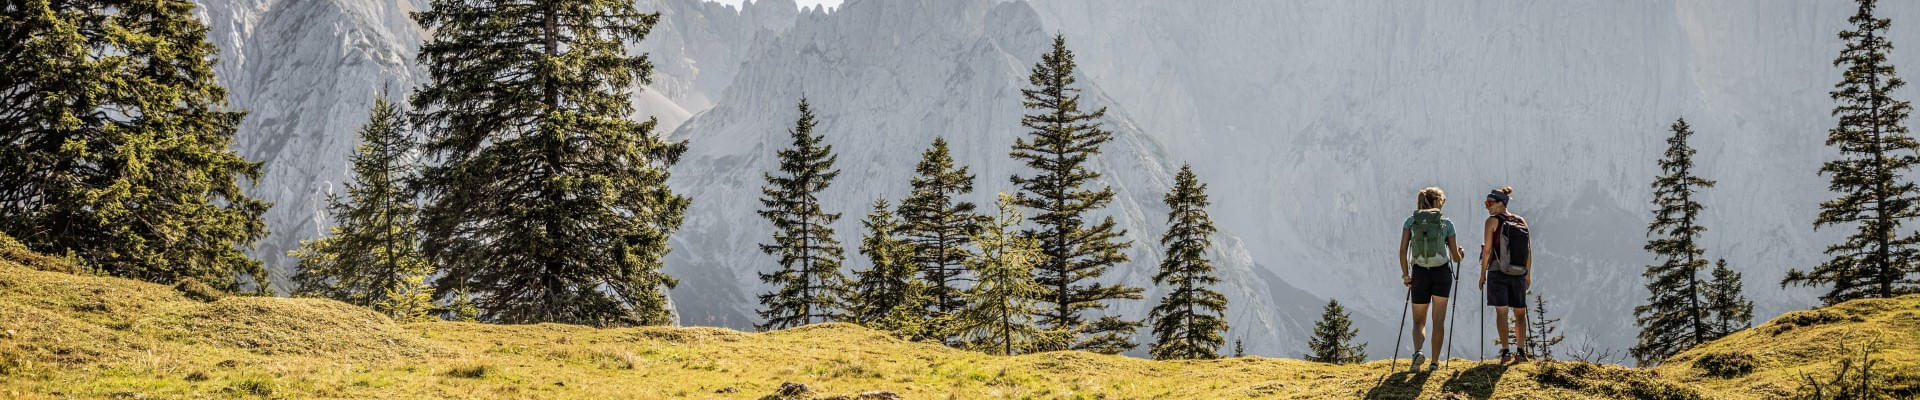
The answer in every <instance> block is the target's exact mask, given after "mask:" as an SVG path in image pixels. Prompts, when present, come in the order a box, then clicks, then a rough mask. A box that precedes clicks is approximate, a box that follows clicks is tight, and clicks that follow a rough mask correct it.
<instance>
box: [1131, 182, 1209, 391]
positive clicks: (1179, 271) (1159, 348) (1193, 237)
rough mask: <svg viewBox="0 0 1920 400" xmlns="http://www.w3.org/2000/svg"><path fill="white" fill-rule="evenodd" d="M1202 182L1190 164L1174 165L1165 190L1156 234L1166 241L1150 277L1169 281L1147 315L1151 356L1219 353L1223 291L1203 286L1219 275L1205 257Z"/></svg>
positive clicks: (1197, 356)
mask: <svg viewBox="0 0 1920 400" xmlns="http://www.w3.org/2000/svg"><path fill="white" fill-rule="evenodd" d="M1206 191H1207V184H1204V183H1200V179H1199V178H1197V177H1195V176H1194V175H1193V167H1192V166H1190V165H1182V166H1180V173H1179V174H1178V175H1175V176H1174V184H1173V191H1172V192H1169V193H1167V196H1166V199H1165V201H1166V203H1167V208H1169V209H1171V210H1172V211H1170V212H1169V213H1168V215H1167V223H1168V224H1169V225H1171V226H1170V227H1169V228H1168V229H1167V233H1166V235H1164V236H1161V237H1160V244H1161V245H1162V246H1166V251H1167V253H1166V254H1167V256H1166V259H1164V260H1161V261H1160V273H1159V274H1156V275H1154V276H1153V283H1154V284H1156V285H1162V286H1167V287H1171V288H1172V289H1171V291H1169V292H1167V296H1166V298H1164V299H1161V300H1160V305H1159V306H1156V307H1154V308H1153V312H1152V314H1151V315H1150V316H1149V317H1147V318H1148V319H1150V320H1152V321H1153V334H1154V337H1155V338H1156V339H1157V340H1156V341H1155V342H1154V344H1153V349H1152V351H1151V352H1152V353H1153V358H1154V359H1159V360H1179V359H1184V360H1191V359H1213V358H1220V345H1221V344H1222V343H1221V342H1222V341H1224V339H1223V335H1225V334H1226V332H1227V320H1226V318H1225V314H1226V311H1227V297H1226V296H1224V295H1221V294H1220V292H1216V291H1214V290H1213V289H1211V288H1209V286H1212V285H1214V284H1218V283H1219V282H1220V279H1219V278H1218V277H1215V276H1214V275H1213V264H1212V263H1211V262H1208V261H1207V254H1206V253H1207V249H1208V248H1209V247H1212V246H1213V239H1212V236H1213V233H1214V228H1213V218H1211V217H1209V216H1208V215H1207V206H1208V205H1210V204H1211V203H1210V202H1208V201H1207V193H1206Z"/></svg>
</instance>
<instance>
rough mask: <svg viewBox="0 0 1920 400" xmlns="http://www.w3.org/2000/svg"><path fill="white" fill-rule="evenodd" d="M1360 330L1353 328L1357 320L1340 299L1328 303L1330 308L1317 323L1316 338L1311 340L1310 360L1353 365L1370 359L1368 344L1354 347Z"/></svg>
mask: <svg viewBox="0 0 1920 400" xmlns="http://www.w3.org/2000/svg"><path fill="white" fill-rule="evenodd" d="M1359 334H1360V330H1359V329H1354V328H1353V320H1352V319H1351V317H1350V316H1349V315H1348V314H1347V309H1346V308H1345V307H1341V306H1340V301H1339V300H1327V307H1326V308H1325V309H1324V312H1322V313H1321V315H1320V321H1319V322H1315V323H1313V337H1312V338H1309V339H1307V348H1308V350H1309V351H1310V352H1309V353H1307V361H1313V362H1323V363H1334V364H1350V363H1357V362H1361V361H1365V360H1366V359H1367V344H1366V343H1360V344H1353V337H1354V336H1355V335H1359Z"/></svg>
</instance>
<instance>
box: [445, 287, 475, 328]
mask: <svg viewBox="0 0 1920 400" xmlns="http://www.w3.org/2000/svg"><path fill="white" fill-rule="evenodd" d="M448 297H449V298H450V300H448V304H447V307H446V308H445V309H444V310H442V311H443V312H444V313H445V315H444V316H443V317H442V318H445V319H446V320H448V321H460V322H478V321H480V307H479V306H476V305H474V304H473V296H469V295H468V294H467V290H466V289H464V288H454V289H453V294H451V295H449V296H448Z"/></svg>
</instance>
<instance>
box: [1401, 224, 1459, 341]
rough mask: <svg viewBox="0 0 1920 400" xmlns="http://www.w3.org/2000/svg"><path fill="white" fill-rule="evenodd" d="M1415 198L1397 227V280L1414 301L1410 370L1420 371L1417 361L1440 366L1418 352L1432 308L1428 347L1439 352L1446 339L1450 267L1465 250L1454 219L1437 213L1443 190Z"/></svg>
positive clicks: (1450, 281) (1452, 279)
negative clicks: (1456, 235) (1457, 238)
mask: <svg viewBox="0 0 1920 400" xmlns="http://www.w3.org/2000/svg"><path fill="white" fill-rule="evenodd" d="M1416 197H1417V198H1418V199H1417V201H1416V204H1417V205H1418V209H1417V210H1415V211H1414V213H1413V216H1411V217H1407V222H1406V223H1404V224H1402V226H1401V229H1400V283H1401V284H1403V285H1406V286H1407V292H1408V294H1407V296H1408V301H1409V302H1410V303H1412V304H1413V370H1414V371H1419V370H1420V362H1421V361H1428V364H1427V371H1433V370H1437V369H1440V364H1439V362H1438V361H1433V360H1428V359H1427V357H1426V355H1425V354H1424V353H1421V352H1420V345H1421V344H1422V343H1421V342H1422V341H1424V340H1423V339H1425V337H1426V336H1427V331H1426V328H1427V321H1428V320H1427V315H1428V313H1427V311H1428V310H1430V309H1431V310H1433V313H1432V315H1433V319H1432V321H1433V324H1434V325H1435V327H1434V329H1433V335H1432V337H1433V347H1432V348H1431V350H1433V352H1434V353H1435V354H1436V355H1438V354H1439V353H1440V346H1441V345H1442V343H1444V342H1446V326H1445V324H1446V322H1445V321H1446V318H1447V296H1449V295H1451V293H1450V292H1451V291H1452V289H1453V288H1452V285H1453V281H1454V277H1455V276H1456V275H1454V273H1453V266H1454V265H1457V264H1459V263H1460V259H1461V258H1462V257H1465V256H1466V251H1464V249H1461V248H1460V246H1459V244H1458V242H1457V241H1455V240H1454V234H1453V233H1454V231H1453V221H1451V220H1448V219H1447V217H1446V216H1444V215H1442V214H1441V213H1440V209H1441V207H1443V206H1445V205H1446V203H1447V194H1446V192H1443V191H1441V190H1440V188H1437V187H1429V188H1426V189H1421V190H1420V193H1419V194H1418V195H1417V196H1416ZM1408 264H1412V268H1408ZM1394 347H1396V349H1397V348H1398V347H1399V346H1398V345H1396V346H1394Z"/></svg>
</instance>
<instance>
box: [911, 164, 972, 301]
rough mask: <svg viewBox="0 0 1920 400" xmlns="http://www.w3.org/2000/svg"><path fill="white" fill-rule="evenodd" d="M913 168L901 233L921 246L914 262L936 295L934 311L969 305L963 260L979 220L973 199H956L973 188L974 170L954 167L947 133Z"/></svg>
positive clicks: (917, 245) (918, 247)
mask: <svg viewBox="0 0 1920 400" xmlns="http://www.w3.org/2000/svg"><path fill="white" fill-rule="evenodd" d="M914 172H915V173H916V174H917V176H915V177H914V178H913V192H912V193H911V194H909V195H907V198H906V200H905V201H902V202H901V203H900V216H901V218H902V219H903V220H904V223H902V224H901V225H900V228H899V231H898V233H899V235H900V236H901V237H902V238H904V239H906V240H908V241H910V242H913V244H914V245H915V246H916V248H917V251H916V254H915V256H914V262H915V263H917V264H918V265H919V267H920V269H921V271H922V274H923V275H924V276H925V277H926V281H927V284H928V291H929V294H931V295H932V296H933V300H932V302H931V304H930V305H931V306H932V307H931V308H932V309H931V311H932V312H933V314H932V315H935V316H942V315H951V314H952V313H954V312H956V311H959V310H960V308H961V307H964V306H965V305H966V299H965V298H962V297H961V294H962V293H963V291H964V290H965V287H963V286H962V285H963V284H964V283H965V279H967V278H966V277H965V275H964V274H965V272H966V268H965V264H964V261H965V260H966V256H967V246H969V245H971V244H972V242H970V241H969V240H970V239H969V238H970V237H972V235H974V234H975V233H978V232H977V231H978V230H979V225H980V216H979V215H976V214H975V211H974V204H973V203H971V202H966V201H959V200H957V199H958V198H959V197H961V196H966V195H968V194H970V193H973V174H970V173H968V172H967V167H966V166H958V167H956V166H954V164H953V156H952V155H951V154H949V153H948V151H947V140H946V139H945V138H934V139H933V147H931V148H928V149H927V151H926V152H925V153H922V154H921V156H920V163H919V165H918V166H916V167H915V168H914Z"/></svg>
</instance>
